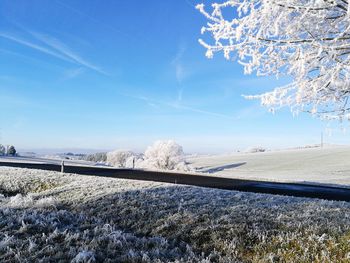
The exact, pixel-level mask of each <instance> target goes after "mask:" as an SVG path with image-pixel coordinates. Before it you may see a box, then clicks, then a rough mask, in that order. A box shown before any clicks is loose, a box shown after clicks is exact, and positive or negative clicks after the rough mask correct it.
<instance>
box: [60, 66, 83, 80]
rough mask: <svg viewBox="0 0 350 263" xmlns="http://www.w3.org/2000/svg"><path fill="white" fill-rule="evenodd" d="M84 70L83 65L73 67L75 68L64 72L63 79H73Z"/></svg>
mask: <svg viewBox="0 0 350 263" xmlns="http://www.w3.org/2000/svg"><path fill="white" fill-rule="evenodd" d="M84 72H85V69H84V68H83V67H79V68H75V69H69V70H67V71H65V72H64V79H73V78H75V77H77V76H79V75H81V74H83V73H84Z"/></svg>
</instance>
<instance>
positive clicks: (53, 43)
mask: <svg viewBox="0 0 350 263" xmlns="http://www.w3.org/2000/svg"><path fill="white" fill-rule="evenodd" d="M28 32H29V33H30V34H31V35H32V36H34V37H35V38H36V39H38V40H40V41H41V42H43V43H45V44H46V45H48V46H49V47H51V48H53V49H55V50H57V51H58V52H59V53H61V54H63V55H64V56H66V57H68V58H69V59H71V60H73V61H74V62H76V63H77V64H79V65H82V66H84V67H87V68H89V69H91V70H94V71H96V72H99V73H101V74H104V75H108V74H107V73H106V72H105V71H104V70H102V69H101V68H100V67H98V66H96V65H94V64H93V63H91V62H89V61H87V60H86V59H84V58H82V57H81V56H80V55H79V54H77V53H76V52H74V51H73V50H72V49H70V48H69V47H68V46H67V45H66V44H64V43H63V42H61V41H60V40H58V39H56V38H54V37H51V36H48V35H44V34H40V33H37V32H32V31H28Z"/></svg>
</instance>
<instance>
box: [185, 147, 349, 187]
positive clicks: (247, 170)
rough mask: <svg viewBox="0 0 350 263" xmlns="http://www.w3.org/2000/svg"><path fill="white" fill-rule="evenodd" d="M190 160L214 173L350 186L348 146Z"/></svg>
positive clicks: (226, 175) (259, 178)
mask: <svg viewBox="0 0 350 263" xmlns="http://www.w3.org/2000/svg"><path fill="white" fill-rule="evenodd" d="M189 162H191V163H192V165H193V166H194V167H196V168H197V171H200V172H205V173H210V174H212V175H215V176H223V177H231V178H244V179H257V180H271V181H281V182H308V183H310V182H311V183H322V184H341V185H346V186H349V187H350V147H349V146H328V147H324V148H308V149H291V150H281V151H271V152H264V153H235V154H232V155H216V156H202V157H193V158H190V159H189Z"/></svg>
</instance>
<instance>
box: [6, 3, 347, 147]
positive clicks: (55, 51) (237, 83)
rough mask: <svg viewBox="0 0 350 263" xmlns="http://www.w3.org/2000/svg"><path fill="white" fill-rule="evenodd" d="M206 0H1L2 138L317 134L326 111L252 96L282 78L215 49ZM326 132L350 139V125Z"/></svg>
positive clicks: (240, 141) (275, 138) (135, 140)
mask: <svg viewBox="0 0 350 263" xmlns="http://www.w3.org/2000/svg"><path fill="white" fill-rule="evenodd" d="M205 3H207V4H208V3H210V2H209V1H205ZM195 4H196V1H194V0H164V1H159V0H149V1H141V0H135V1H119V0H104V1H100V0H89V1H86V0H50V1H49V0H31V1H27V0H2V1H1V2H0V60H1V64H0V100H1V103H0V123H1V124H0V129H1V130H0V131H1V141H2V142H3V143H5V144H14V145H16V146H17V148H19V149H20V150H25V149H36V148H56V149H57V148H80V149H83V148H85V149H117V148H123V149H126V148H127V149H132V150H136V151H142V150H143V149H144V148H145V147H146V146H147V145H150V144H151V143H152V142H153V141H154V140H157V139H175V140H176V141H178V142H179V143H180V144H182V145H183V147H184V149H185V151H187V152H230V151H233V150H236V149H244V148H247V147H250V146H256V145H262V146H265V147H269V148H283V147H289V146H299V145H305V144H313V143H318V142H319V137H320V133H321V132H322V131H324V130H325V129H326V127H327V124H326V123H323V122H321V121H319V120H317V119H314V118H312V117H310V116H308V115H303V114H301V115H299V116H298V117H296V118H295V117H293V116H292V114H291V113H290V111H289V109H284V110H281V111H278V112H277V113H276V114H274V115H273V114H271V113H269V112H268V111H267V110H266V109H264V108H262V107H261V106H260V105H259V101H248V100H245V99H244V98H242V96H241V95H242V94H257V93H261V92H264V91H266V90H269V89H271V88H273V87H275V86H276V85H279V84H281V83H283V80H279V81H277V80H276V79H274V78H257V77H255V76H254V75H250V76H245V75H243V69H242V67H241V66H240V65H239V64H238V63H235V62H229V61H226V60H225V59H224V58H223V57H222V55H220V54H219V55H216V56H215V57H214V59H211V60H208V59H207V58H206V57H205V56H204V54H205V50H204V48H203V47H201V46H200V45H199V43H198V38H200V37H201V35H200V29H201V27H202V26H203V25H204V24H205V22H206V20H205V18H204V17H203V16H202V15H201V14H200V13H199V12H198V11H197V10H196V9H195V8H194V5H195ZM325 140H326V142H331V143H348V142H349V134H348V133H345V134H344V133H342V132H341V131H339V130H336V131H335V132H334V133H333V135H332V136H331V137H328V136H327V137H326V139H325Z"/></svg>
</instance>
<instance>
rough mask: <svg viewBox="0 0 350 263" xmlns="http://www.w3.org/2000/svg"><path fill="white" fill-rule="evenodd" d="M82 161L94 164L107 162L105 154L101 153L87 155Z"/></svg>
mask: <svg viewBox="0 0 350 263" xmlns="http://www.w3.org/2000/svg"><path fill="white" fill-rule="evenodd" d="M83 160H85V161H89V162H95V163H101V162H102V163H105V162H107V153H105V152H101V153H94V154H89V155H86V156H84V157H83Z"/></svg>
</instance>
